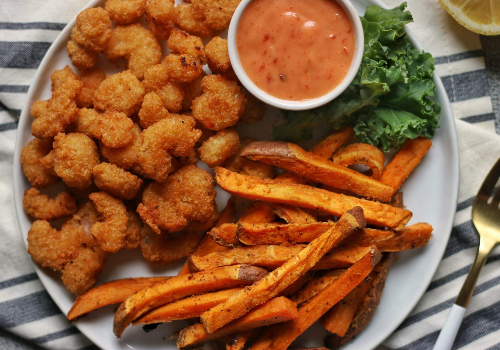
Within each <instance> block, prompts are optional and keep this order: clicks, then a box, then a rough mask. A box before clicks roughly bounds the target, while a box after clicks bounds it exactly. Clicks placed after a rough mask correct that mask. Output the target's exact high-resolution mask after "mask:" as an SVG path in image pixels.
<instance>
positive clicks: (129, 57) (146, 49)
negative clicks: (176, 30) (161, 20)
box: [104, 23, 162, 79]
mask: <svg viewBox="0 0 500 350" xmlns="http://www.w3.org/2000/svg"><path fill="white" fill-rule="evenodd" d="M104 55H105V56H106V57H107V58H109V59H110V60H116V59H119V58H121V57H123V58H125V60H126V61H127V66H128V68H129V69H130V71H131V72H132V73H133V74H135V76H137V78H139V79H142V78H143V77H144V72H145V71H146V69H148V68H149V67H151V66H153V65H155V64H158V63H160V61H161V56H162V53H161V47H160V44H158V41H157V40H156V38H155V36H154V35H153V34H152V33H151V32H150V31H149V30H147V29H146V28H144V27H143V26H141V25H140V24H138V23H135V24H130V25H127V26H120V27H116V28H114V29H113V30H112V31H111V36H110V38H109V41H108V45H107V46H106V48H105V49H104Z"/></svg>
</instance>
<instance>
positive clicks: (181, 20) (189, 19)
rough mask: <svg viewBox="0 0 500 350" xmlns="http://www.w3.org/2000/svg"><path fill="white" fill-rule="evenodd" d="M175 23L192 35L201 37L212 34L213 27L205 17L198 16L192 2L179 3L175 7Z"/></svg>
mask: <svg viewBox="0 0 500 350" xmlns="http://www.w3.org/2000/svg"><path fill="white" fill-rule="evenodd" d="M175 14H176V18H175V23H176V24H177V26H178V27H179V28H180V29H182V30H184V31H186V32H188V33H189V34H192V35H197V36H201V37H206V36H212V34H213V29H212V28H211V27H209V26H208V25H207V23H206V22H205V20H204V18H200V19H198V18H196V17H195V16H194V13H193V5H192V4H179V5H177V6H176V7H175Z"/></svg>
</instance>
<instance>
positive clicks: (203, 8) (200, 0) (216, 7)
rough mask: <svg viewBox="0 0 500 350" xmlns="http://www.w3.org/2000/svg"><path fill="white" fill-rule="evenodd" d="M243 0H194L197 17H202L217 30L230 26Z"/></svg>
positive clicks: (194, 11)
mask: <svg viewBox="0 0 500 350" xmlns="http://www.w3.org/2000/svg"><path fill="white" fill-rule="evenodd" d="M240 2H241V0H193V1H192V2H191V3H192V5H193V13H194V15H195V17H198V18H199V17H202V18H204V19H205V23H206V24H207V25H208V26H209V27H211V28H212V29H214V30H215V31H223V30H226V29H228V28H229V22H231V18H232V17H233V13H234V11H235V10H236V7H238V5H239V3H240Z"/></svg>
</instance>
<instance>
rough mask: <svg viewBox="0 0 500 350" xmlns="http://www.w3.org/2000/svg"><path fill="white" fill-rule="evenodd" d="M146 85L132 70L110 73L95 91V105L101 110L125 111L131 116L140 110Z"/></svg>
mask: <svg viewBox="0 0 500 350" xmlns="http://www.w3.org/2000/svg"><path fill="white" fill-rule="evenodd" d="M143 98H144V87H143V86H142V84H141V82H140V81H139V79H137V77H136V76H135V75H134V74H132V73H131V71H130V70H127V71H125V72H121V73H117V74H113V75H109V76H108V77H106V79H105V80H104V81H103V82H102V83H101V85H99V88H98V89H97V90H96V91H95V93H94V107H95V108H97V109H99V110H101V111H116V112H123V113H125V114H126V115H127V116H131V115H132V114H133V113H134V112H137V111H139V108H140V107H141V103H142V100H143Z"/></svg>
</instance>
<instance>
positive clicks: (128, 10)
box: [104, 0, 148, 24]
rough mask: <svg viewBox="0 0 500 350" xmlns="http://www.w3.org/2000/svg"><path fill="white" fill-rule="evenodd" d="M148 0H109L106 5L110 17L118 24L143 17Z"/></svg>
mask: <svg viewBox="0 0 500 350" xmlns="http://www.w3.org/2000/svg"><path fill="white" fill-rule="evenodd" d="M147 2H148V1H147V0H108V1H106V4H105V5H104V8H105V9H106V11H108V14H109V17H111V19H112V20H113V22H115V23H116V24H129V23H132V22H133V21H135V20H136V19H138V18H139V17H141V15H142V14H143V13H144V11H145V10H146V4H147Z"/></svg>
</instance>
